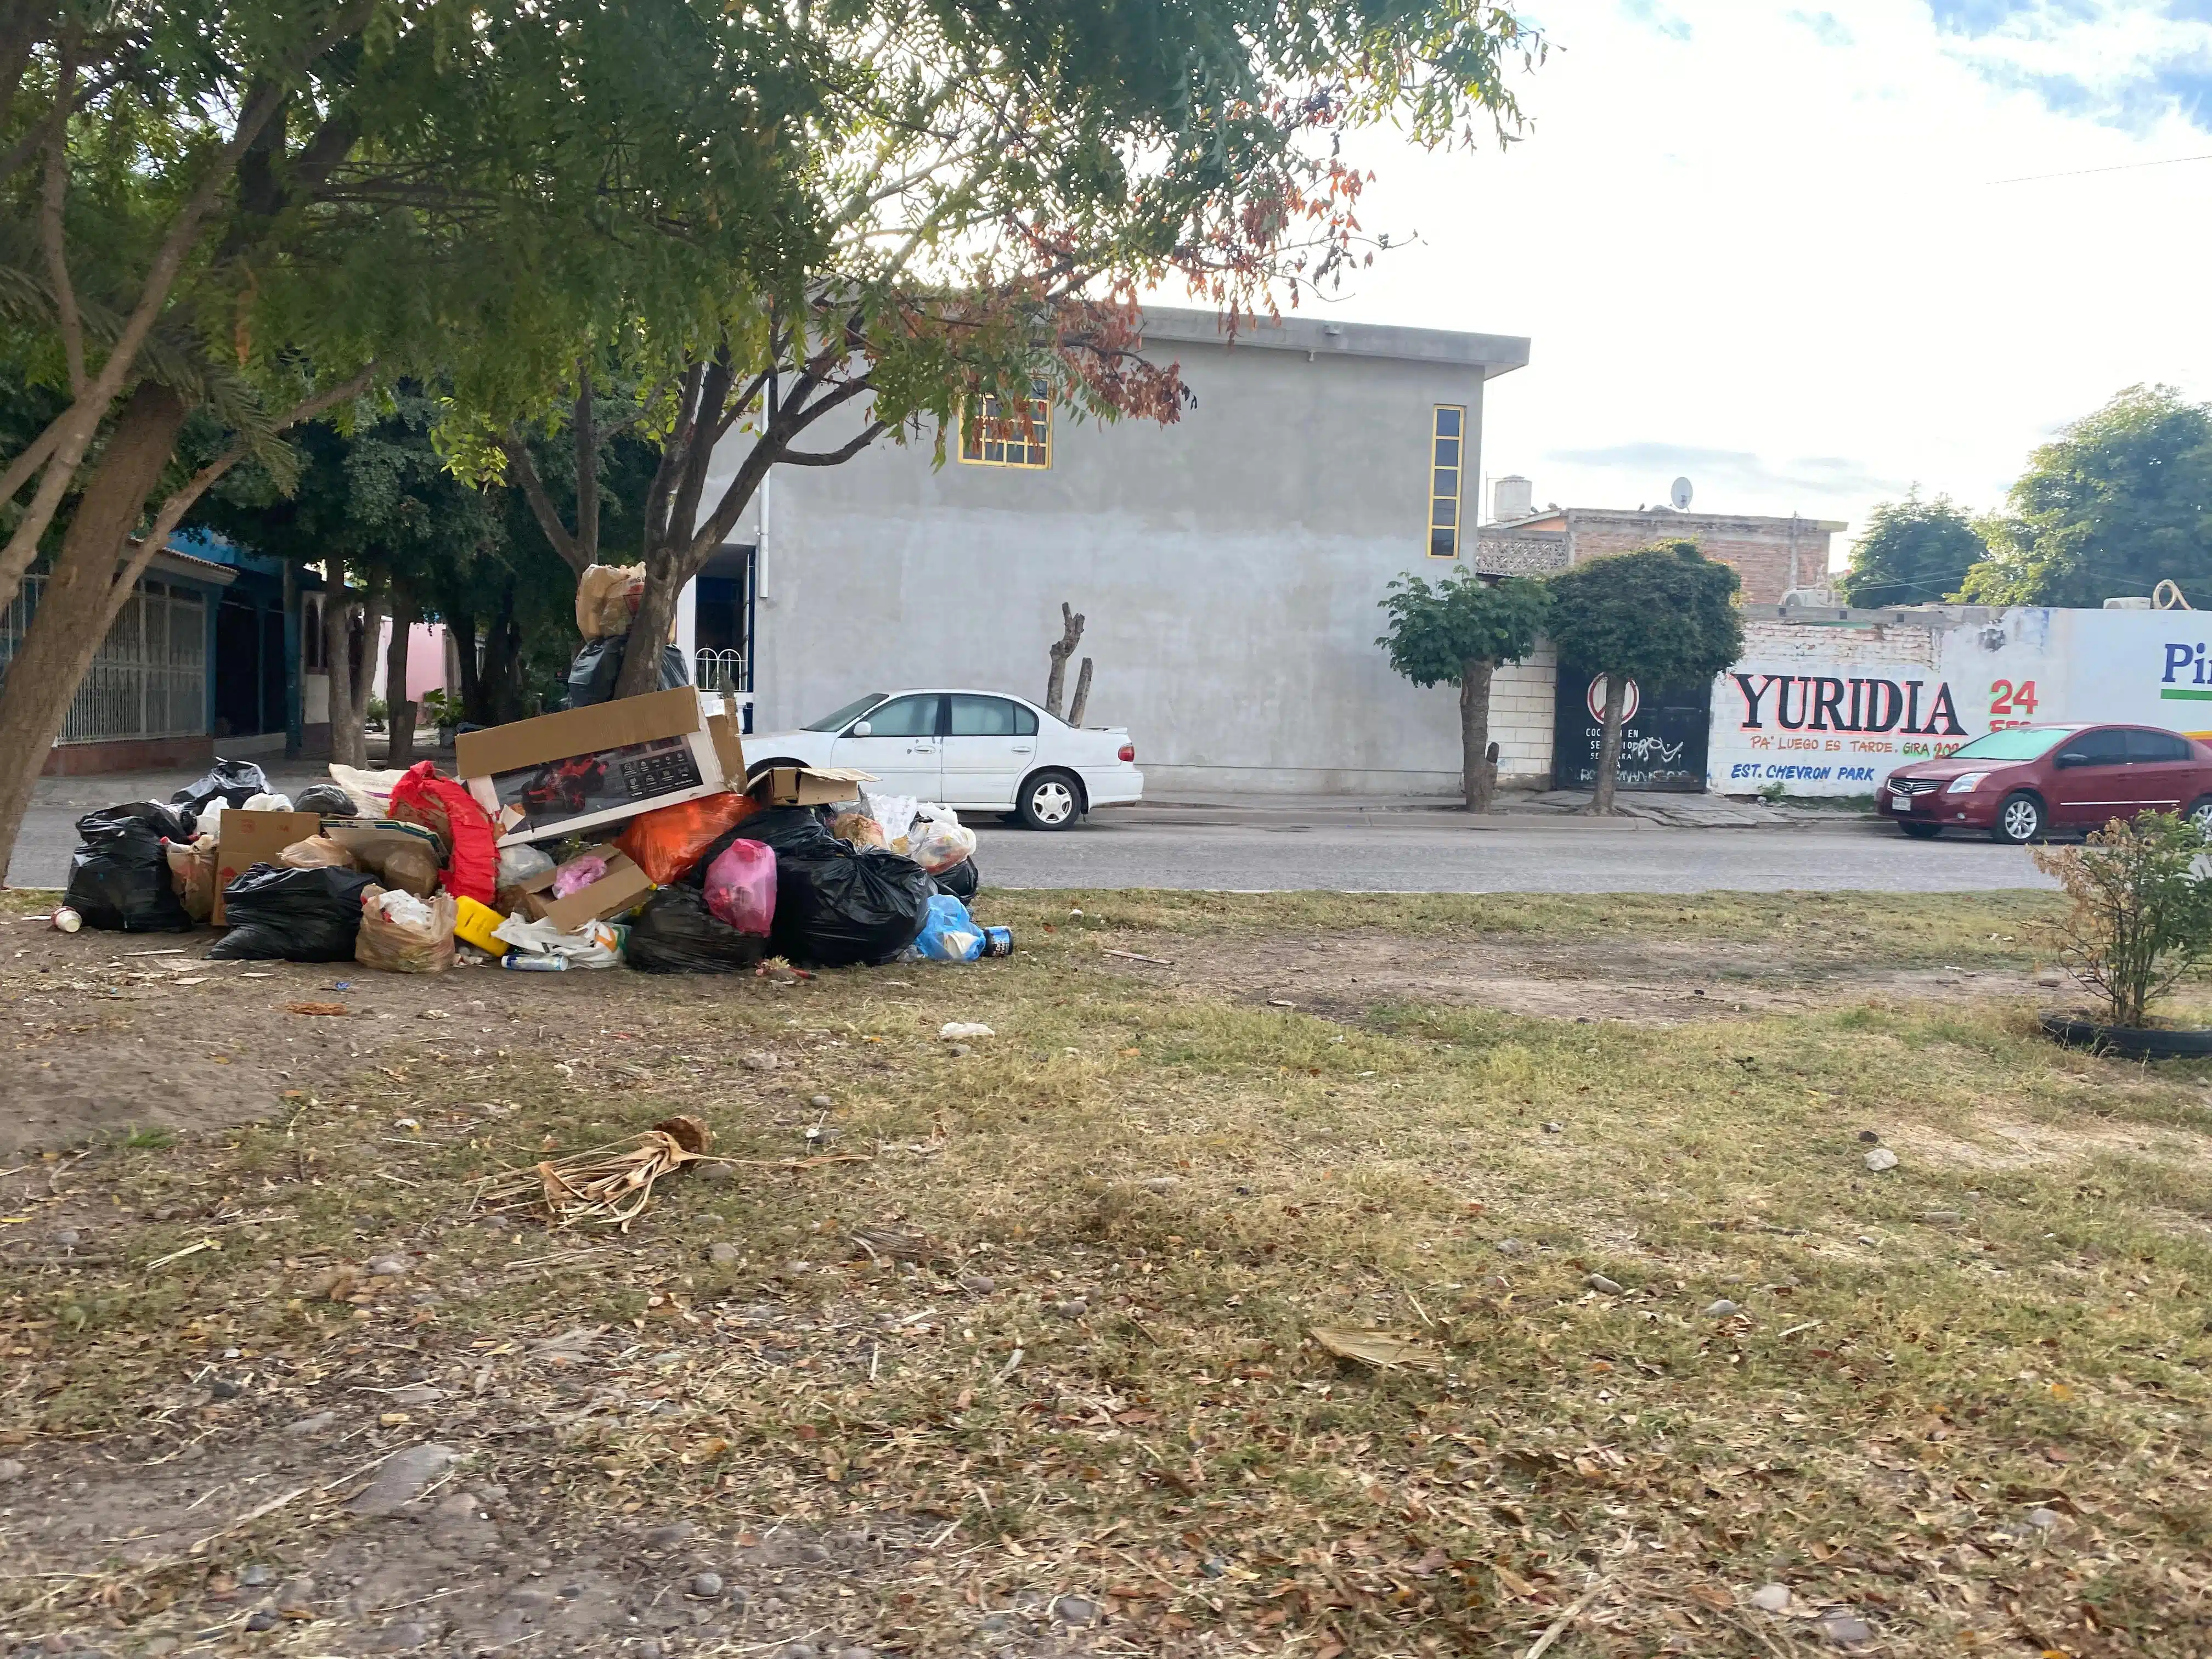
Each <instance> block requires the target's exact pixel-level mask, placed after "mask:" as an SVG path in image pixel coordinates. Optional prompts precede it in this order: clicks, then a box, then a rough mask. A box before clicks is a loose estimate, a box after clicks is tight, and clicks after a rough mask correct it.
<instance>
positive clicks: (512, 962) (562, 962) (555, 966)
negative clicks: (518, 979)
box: [499, 951, 568, 974]
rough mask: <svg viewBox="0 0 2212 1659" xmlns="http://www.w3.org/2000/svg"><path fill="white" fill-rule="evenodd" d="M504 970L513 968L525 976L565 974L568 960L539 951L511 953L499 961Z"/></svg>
mask: <svg viewBox="0 0 2212 1659" xmlns="http://www.w3.org/2000/svg"><path fill="white" fill-rule="evenodd" d="M499 965H500V966H501V967H502V968H512V969H514V970H515V971H516V972H517V973H523V974H565V973H567V972H568V957H556V956H552V955H550V954H542V953H539V952H537V951H508V952H507V954H506V955H505V956H503V957H501V958H500V959H499Z"/></svg>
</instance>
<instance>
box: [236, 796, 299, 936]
mask: <svg viewBox="0 0 2212 1659" xmlns="http://www.w3.org/2000/svg"><path fill="white" fill-rule="evenodd" d="M322 828H323V820H322V818H321V817H319V815H318V814H316V813H313V812H249V811H246V810H245V809H244V808H242V807H234V808H232V809H231V810H230V811H227V812H225V813H224V814H223V815H222V821H221V822H220V823H218V824H217V825H216V841H215V913H214V915H211V916H210V917H209V918H208V920H210V921H212V922H213V923H214V924H215V925H216V927H222V925H223V921H222V890H223V889H224V888H226V887H228V886H229V885H230V884H231V883H233V882H234V881H236V880H237V879H238V878H240V876H242V875H244V874H245V873H246V872H247V871H248V870H251V869H252V867H253V866H255V865H257V864H274V863H276V855H277V854H280V853H282V852H283V850H284V849H285V848H288V847H289V846H290V845H291V844H292V843H293V842H295V841H305V840H307V837H308V836H314V835H319V834H321V833H322Z"/></svg>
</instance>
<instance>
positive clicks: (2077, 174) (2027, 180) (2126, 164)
mask: <svg viewBox="0 0 2212 1659" xmlns="http://www.w3.org/2000/svg"><path fill="white" fill-rule="evenodd" d="M2184 161H2212V155H2169V156H2166V158H2165V159H2164V160H2163V161H2122V162H2120V163H2118V165H2117V166H2113V167H2077V168H2075V170H2074V171H2073V172H2071V173H2023V174H2021V177H2019V178H2017V179H1987V180H1985V181H1984V182H1985V183H1987V184H1989V185H2034V184H2040V183H2042V182H2043V181H2044V180H2045V179H2086V178H2087V177H2088V176H2089V175H2090V174H2091V173H2132V172H2134V171H2135V170H2136V168H2138V167H2179V166H2180V165H2181V164H2182V163H2183V162H2184Z"/></svg>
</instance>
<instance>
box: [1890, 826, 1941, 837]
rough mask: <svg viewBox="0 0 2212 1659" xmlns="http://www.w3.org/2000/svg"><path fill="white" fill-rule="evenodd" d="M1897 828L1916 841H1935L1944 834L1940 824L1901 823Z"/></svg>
mask: <svg viewBox="0 0 2212 1659" xmlns="http://www.w3.org/2000/svg"><path fill="white" fill-rule="evenodd" d="M1897 827H1898V828H1899V829H1902V830H1904V831H1905V834H1906V835H1908V836H1911V837H1912V839H1913V840H1915V841H1933V840H1935V839H1936V836H1940V835H1942V833H1943V826H1942V824H1940V823H1900V824H1899V825H1898V826H1897Z"/></svg>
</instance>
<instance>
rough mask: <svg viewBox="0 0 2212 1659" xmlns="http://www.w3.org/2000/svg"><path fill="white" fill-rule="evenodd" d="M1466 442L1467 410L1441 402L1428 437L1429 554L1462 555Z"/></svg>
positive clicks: (1451, 556) (1442, 557) (1449, 557)
mask: <svg viewBox="0 0 2212 1659" xmlns="http://www.w3.org/2000/svg"><path fill="white" fill-rule="evenodd" d="M1466 444H1467V410H1466V409H1465V408H1464V407H1462V405H1461V404H1437V409H1436V420H1435V423H1434V428H1433V430H1432V431H1431V434H1430V441H1429V556H1430V557H1431V558H1432V559H1455V558H1457V557H1459V501H1460V477H1461V475H1462V467H1461V465H1460V461H1461V459H1462V455H1463V454H1464V453H1465V447H1466Z"/></svg>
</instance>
